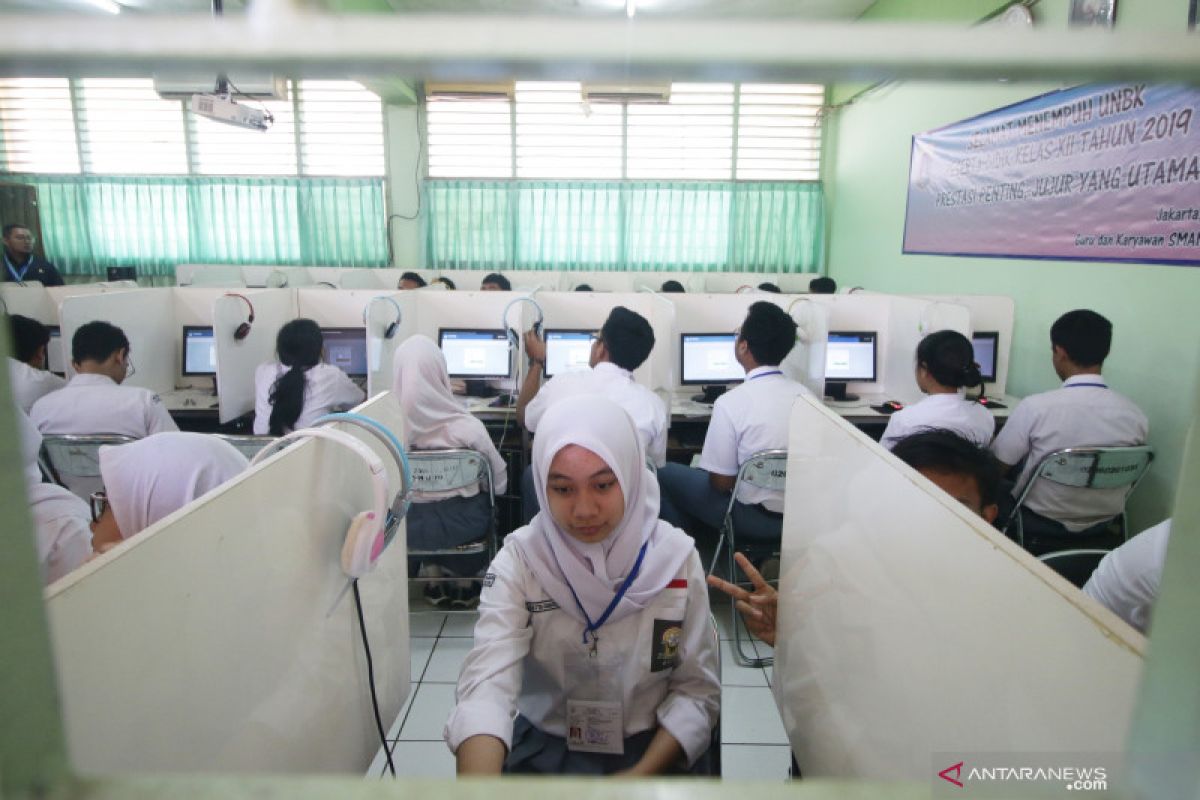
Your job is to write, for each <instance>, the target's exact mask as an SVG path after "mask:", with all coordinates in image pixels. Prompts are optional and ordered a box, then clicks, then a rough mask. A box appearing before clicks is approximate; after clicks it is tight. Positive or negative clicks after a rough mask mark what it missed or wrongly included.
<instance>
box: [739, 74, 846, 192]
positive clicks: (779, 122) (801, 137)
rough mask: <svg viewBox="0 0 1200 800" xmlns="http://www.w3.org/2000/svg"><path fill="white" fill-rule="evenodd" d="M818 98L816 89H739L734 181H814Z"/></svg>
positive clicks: (819, 91)
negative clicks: (735, 175)
mask: <svg viewBox="0 0 1200 800" xmlns="http://www.w3.org/2000/svg"><path fill="white" fill-rule="evenodd" d="M824 96H825V87H823V86H820V85H809V84H761V83H758V84H754V83H744V84H742V87H741V99H740V103H739V115H738V153H737V178H738V180H771V181H781V180H795V181H815V180H819V179H820V177H821V123H820V111H821V104H822V103H823V102H824Z"/></svg>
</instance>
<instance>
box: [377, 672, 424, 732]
mask: <svg viewBox="0 0 1200 800" xmlns="http://www.w3.org/2000/svg"><path fill="white" fill-rule="evenodd" d="M416 693H417V682H416V681H413V684H412V687H411V688H410V689H409V690H408V697H406V698H404V705H402V706H400V713H399V714H397V715H396V718H395V719H394V720H392V724H391V725H389V726H388V734H387V740H388V741H389V742H394V741H396V739H398V738H399V737H400V726H401V725H403V724H404V718H405V717H406V716H407V715H408V708H409V706H411V705H412V701H413V697H414V696H415V695H416ZM386 721H387V720H386V719H384V722H386Z"/></svg>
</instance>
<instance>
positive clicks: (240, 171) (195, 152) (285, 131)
mask: <svg viewBox="0 0 1200 800" xmlns="http://www.w3.org/2000/svg"><path fill="white" fill-rule="evenodd" d="M237 102H239V103H245V104H246V105H248V106H254V107H256V108H266V109H267V110H268V111H270V112H271V114H272V115H274V117H275V122H274V123H273V124H272V125H271V128H270V130H266V131H256V130H250V129H248V128H238V127H235V126H233V125H226V124H224V123H222V122H216V121H215V120H211V119H208V118H207V117H201V116H199V115H197V114H193V113H192V112H191V111H188V119H189V122H190V124H191V125H192V163H193V164H194V165H195V171H196V174H197V175H296V174H298V166H299V165H298V163H297V160H296V128H295V118H294V115H293V113H292V104H291V103H290V102H287V101H280V100H272V101H268V102H259V101H257V100H247V99H239V100H238V101H237Z"/></svg>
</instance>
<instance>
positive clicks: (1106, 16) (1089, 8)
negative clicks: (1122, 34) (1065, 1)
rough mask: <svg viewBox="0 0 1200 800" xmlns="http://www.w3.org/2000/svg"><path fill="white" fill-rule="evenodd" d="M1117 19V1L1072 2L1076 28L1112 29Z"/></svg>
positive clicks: (1092, 0) (1086, 0) (1194, 2)
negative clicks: (1100, 27)
mask: <svg viewBox="0 0 1200 800" xmlns="http://www.w3.org/2000/svg"><path fill="white" fill-rule="evenodd" d="M1195 4H1196V0H1192V5H1193V6H1194V5H1195ZM1116 18H1117V0H1071V24H1072V25H1074V26H1076V27H1091V26H1096V25H1099V26H1102V27H1105V28H1111V27H1112V25H1113V22H1114V21H1115V20H1116Z"/></svg>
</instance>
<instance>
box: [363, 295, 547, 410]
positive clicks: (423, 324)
mask: <svg viewBox="0 0 1200 800" xmlns="http://www.w3.org/2000/svg"><path fill="white" fill-rule="evenodd" d="M398 294H401V295H409V296H411V297H412V300H411V301H409V303H410V305H407V306H405V305H402V306H401V308H402V309H405V311H406V312H407V309H408V308H410V307H411V308H412V309H413V310H414V313H413V317H414V318H415V329H408V328H406V330H411V331H412V333H419V334H422V335H424V336H428V337H429V338H430V339H432V340H433V341H434V342H435V343H436V342H437V341H438V330H439V329H440V328H471V329H478V330H485V329H486V330H490V329H500V328H501V327H503V316H504V309H505V308H506V307H507V306H508V304H509V303H510V302H512V301H513V300H516V299H517V298H520V297H529V296H530V295H529V294H528V293H526V292H491V291H489V292H484V291H479V292H466V291H455V292H425V291H421V292H399V293H398ZM534 299H535V300H537V299H538V298H537V297H534ZM406 300H407V298H406ZM406 316H407V313H406ZM535 318H536V314H535V312H534V309H533V307H532V306H530V304H529V303H518V304H517V305H516V306H515V307H514V308H513V309H512V310H511V311H510V312H509V316H508V325H509V327H512V328H515V329H516V331H517V333H518V334H523V333H524V332H525V331H527V330H529V329H530V328H531V327H532V326H533V322H534V320H535ZM524 352H525V343H524V341H523V338H522V336H518V337H517V346H516V348H515V353H514V354H513V355H514V360H513V362H512V363H513V366H514V368H513V370H512V377H511V378H510V379H505V380H502V381H501V382H500V385H501V386H502V387H503V390H504V391H514V392H515V391H516V390H517V389H519V388H520V381H521V378H522V377H523V376H524V374H525V363H524V361H525V359H524ZM384 366H385V371H386V375H387V376H388V380H391V374H392V364H391V359H390V357H389V358H388V359H387V361H386V362H385V365H384ZM510 383H511V384H512V387H511V388H510V386H509V384H510Z"/></svg>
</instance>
